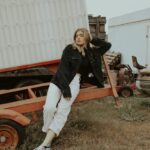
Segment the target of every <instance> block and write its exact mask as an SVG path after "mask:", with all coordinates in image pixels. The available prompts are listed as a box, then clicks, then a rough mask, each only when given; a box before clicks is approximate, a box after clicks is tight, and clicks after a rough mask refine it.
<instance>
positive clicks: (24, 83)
mask: <svg viewBox="0 0 150 150" xmlns="http://www.w3.org/2000/svg"><path fill="white" fill-rule="evenodd" d="M41 83H43V82H42V81H40V80H36V79H28V80H23V81H20V82H19V83H18V84H17V85H16V86H15V88H20V87H25V86H30V85H35V84H41ZM36 96H45V92H43V91H41V90H38V91H36ZM15 97H16V100H23V99H28V98H29V97H28V94H27V93H26V92H24V93H23V92H22V93H18V94H16V96H15Z"/></svg>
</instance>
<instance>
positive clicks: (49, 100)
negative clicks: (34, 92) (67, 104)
mask: <svg viewBox="0 0 150 150" xmlns="http://www.w3.org/2000/svg"><path fill="white" fill-rule="evenodd" d="M60 97H61V91H60V89H59V88H58V87H57V86H56V85H55V84H53V83H50V86H49V89H48V93H47V97H46V101H45V105H44V107H43V108H44V109H43V121H44V124H43V128H42V131H43V132H47V131H48V129H49V126H50V123H51V121H52V119H53V117H54V114H55V112H56V106H57V103H58V101H59V100H60Z"/></svg>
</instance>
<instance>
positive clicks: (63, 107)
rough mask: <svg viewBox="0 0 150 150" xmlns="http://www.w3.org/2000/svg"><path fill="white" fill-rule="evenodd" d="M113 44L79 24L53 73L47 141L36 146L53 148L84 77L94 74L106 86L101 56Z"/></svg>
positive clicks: (47, 104)
mask: <svg viewBox="0 0 150 150" xmlns="http://www.w3.org/2000/svg"><path fill="white" fill-rule="evenodd" d="M110 47H111V44H110V43H108V42H105V41H103V40H100V39H98V38H93V39H92V40H91V38H90V34H89V32H88V30H87V29H85V28H79V29H77V30H76V31H75V33H74V43H73V44H70V45H68V46H67V47H66V48H65V49H64V51H63V54H62V58H61V63H60V65H59V68H58V70H57V73H56V74H55V76H54V77H53V79H52V81H51V83H50V86H49V90H48V94H47V99H46V102H45V105H44V110H43V114H44V125H43V128H42V131H43V132H46V137H45V139H44V141H43V143H42V144H41V145H40V146H39V147H38V148H35V150H50V144H51V142H52V140H53V138H54V137H55V136H58V135H59V133H60V131H61V130H62V128H63V127H64V125H65V123H66V121H67V117H68V114H69V112H70V110H71V105H72V103H73V102H74V100H75V99H76V97H77V95H78V93H79V89H80V80H81V79H82V81H83V82H84V81H92V80H89V79H90V78H89V76H88V74H89V73H92V74H93V77H94V81H95V83H96V84H97V86H98V87H103V86H104V85H103V74H102V70H101V57H100V56H102V55H103V54H104V53H105V52H106V51H107V50H108V49H109V48H110Z"/></svg>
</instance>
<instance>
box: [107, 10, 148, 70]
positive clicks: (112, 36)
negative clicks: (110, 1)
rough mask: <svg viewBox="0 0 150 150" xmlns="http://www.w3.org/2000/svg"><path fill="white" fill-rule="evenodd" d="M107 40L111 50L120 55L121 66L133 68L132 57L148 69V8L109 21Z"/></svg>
mask: <svg viewBox="0 0 150 150" xmlns="http://www.w3.org/2000/svg"><path fill="white" fill-rule="evenodd" d="M108 40H109V41H110V42H111V43H112V48H111V50H113V51H118V52H121V53H122V63H123V64H129V65H130V66H131V67H133V65H132V59H131V56H132V55H134V56H136V57H137V59H138V61H139V63H140V64H142V65H148V66H149V67H150V8H148V9H144V10H141V11H137V12H133V13H130V14H126V15H123V16H119V17H114V18H111V19H109V20H108ZM133 69H134V68H133ZM134 70H135V69H134Z"/></svg>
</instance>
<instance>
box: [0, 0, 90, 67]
mask: <svg viewBox="0 0 150 150" xmlns="http://www.w3.org/2000/svg"><path fill="white" fill-rule="evenodd" d="M78 27H88V15H87V10H86V2H85V0H0V69H1V68H8V67H13V66H18V65H19V66H20V65H24V64H31V63H36V62H42V61H49V60H55V59H59V58H60V56H61V54H62V50H63V48H64V47H65V46H66V44H68V43H70V42H72V37H73V33H74V31H75V30H76V29H77V28H78Z"/></svg>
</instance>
